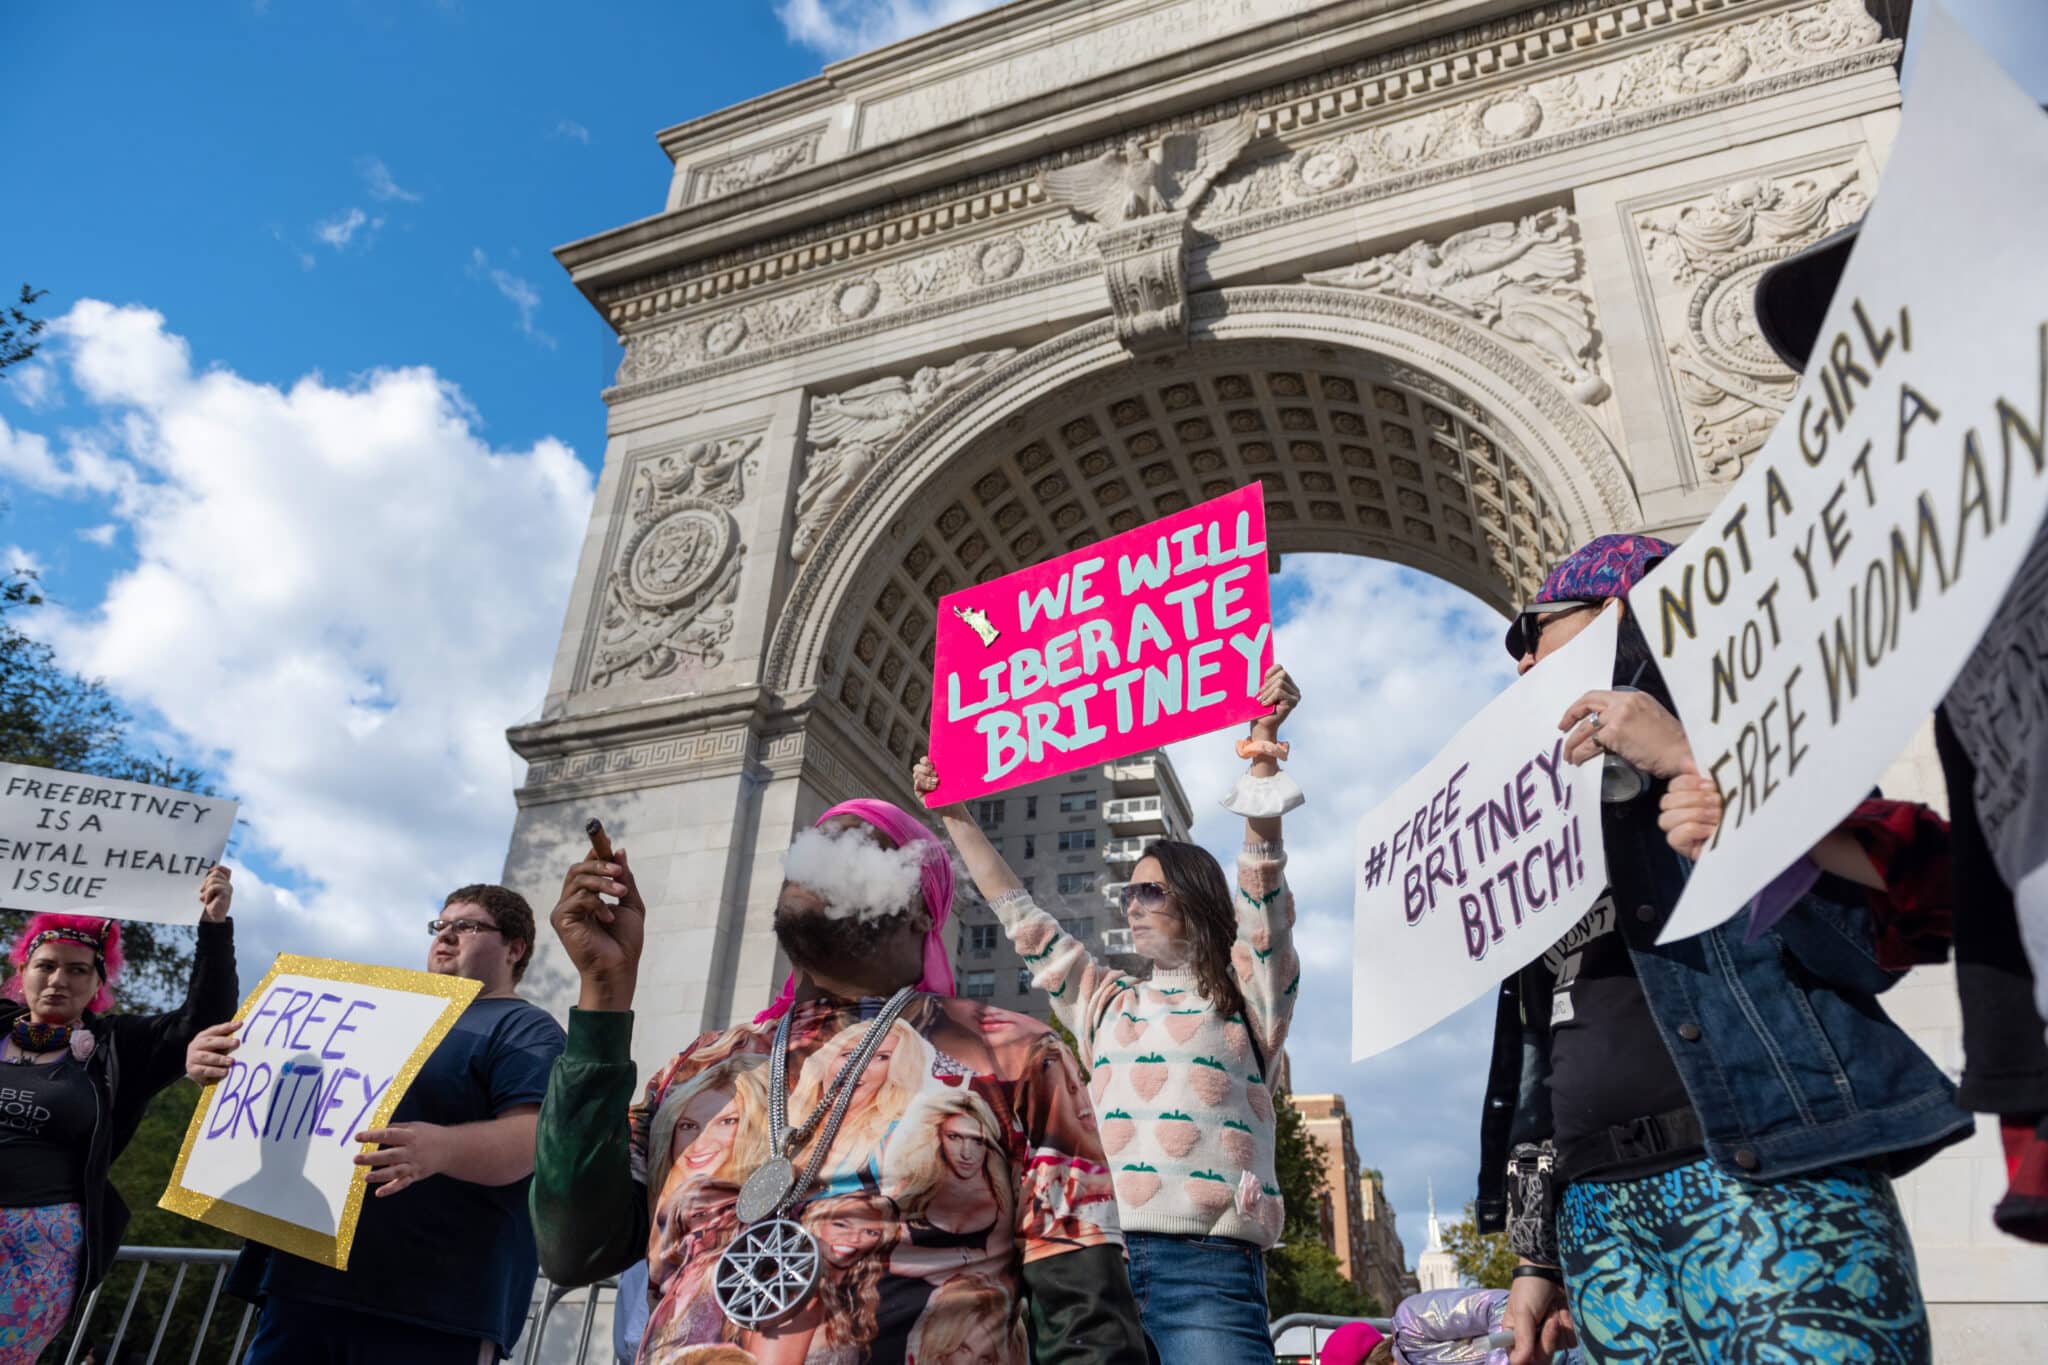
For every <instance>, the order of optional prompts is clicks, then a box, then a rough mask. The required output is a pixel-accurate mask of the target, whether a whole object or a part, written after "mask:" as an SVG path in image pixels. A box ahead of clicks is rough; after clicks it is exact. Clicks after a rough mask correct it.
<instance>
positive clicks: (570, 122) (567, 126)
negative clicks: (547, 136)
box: [554, 118, 590, 147]
mask: <svg viewBox="0 0 2048 1365" xmlns="http://www.w3.org/2000/svg"><path fill="white" fill-rule="evenodd" d="M554 135H555V136H556V137H558V138H562V139H564V140H566V141H574V142H580V143H582V144H583V145H584V146H586V147H588V146H589V145H590V130H589V129H588V128H585V127H584V126H583V125H582V124H580V123H578V122H577V121H576V120H575V119H572V118H565V119H563V120H562V121H561V122H559V123H557V124H556V125H555V133H554Z"/></svg>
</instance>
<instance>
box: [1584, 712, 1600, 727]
mask: <svg viewBox="0 0 2048 1365" xmlns="http://www.w3.org/2000/svg"><path fill="white" fill-rule="evenodd" d="M1586 724H1588V725H1590V726H1592V727H1593V728H1594V729H1595V730H1597V729H1599V728H1600V713H1599V712H1598V711H1588V712H1587V713H1586Z"/></svg>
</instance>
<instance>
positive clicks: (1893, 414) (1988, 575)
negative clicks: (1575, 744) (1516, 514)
mask: <svg viewBox="0 0 2048 1365" xmlns="http://www.w3.org/2000/svg"><path fill="white" fill-rule="evenodd" d="M1914 29H1915V36H1914V40H1915V42H1916V43H1917V44H1919V46H1920V48H1921V51H1920V54H1919V59H1918V60H1919V66H1918V69H1917V74H1916V77H1915V81H1914V86H1913V93H1912V98H1911V99H1910V100H1909V101H1908V102H1907V104H1906V109H1905V114H1904V118H1903V119H1902V121H1901V123H1900V128H1899V135H1898V140H1897V141H1896V143H1894V145H1893V147H1892V152H1891V159H1890V162H1889V164H1888V165H1887V166H1886V168H1885V172H1884V177H1883V180H1882V181H1881V182H1880V184H1879V187H1878V193H1877V197H1876V200H1875V201H1874V203H1873V204H1872V205H1871V209H1870V213H1869V216H1868V217H1867V218H1866V219H1865V220H1864V225H1863V230H1862V234H1861V236H1860V238H1859V239H1858V241H1857V244H1856V249H1855V253H1854V255H1853V256H1852V257H1851V259H1850V261H1849V266H1848V270H1847V272H1846V273H1845V275H1844V277H1843V279H1842V282H1841V286H1840V288H1839V289H1838V290H1837V292H1836V294H1835V299H1834V304H1833V306H1832V307H1831V308H1830V310H1829V312H1828V316H1827V320H1826V323H1825V325H1824V326H1823V327H1822V329H1821V333H1820V341H1819V344H1818V345H1817V346H1816V348H1815V351H1814V359H1813V363H1812V365H1811V367H1810V368H1809V369H1808V372H1807V375H1806V378H1805V380H1804V381H1803V382H1802V384H1801V385H1800V388H1799V391H1798V393H1797V394H1796V395H1795V396H1794V398H1793V400H1792V405H1791V407H1790V409H1789V410H1788V411H1787V413H1786V415H1785V419H1784V420H1783V421H1782V422H1780V423H1779V425H1778V427H1777V430H1776V431H1774V432H1773V433H1772V435H1771V439H1770V440H1769V441H1768V442H1767V443H1766V444H1765V445H1764V447H1763V449H1762V450H1761V451H1759V452H1758V454H1757V457H1756V459H1755V460H1754V462H1752V463H1751V465H1750V467H1749V469H1748V471H1747V472H1745V473H1744V475H1743V476H1742V478H1741V479H1740V480H1739V481H1738V482H1737V483H1736V484H1735V486H1734V487H1733V488H1731V489H1730V490H1729V492H1728V495H1727V497H1726V498H1724V499H1723V500H1722V502H1721V504H1720V506H1719V507H1717V508H1716V509H1715V510H1714V511H1713V512H1711V513H1709V514H1708V516H1707V519H1706V521H1705V522H1704V523H1703V524H1702V525H1701V526H1700V528H1699V529H1698V530H1696V531H1694V532H1693V533H1692V535H1691V536H1690V537H1689V538H1688V539H1687V540H1686V542H1685V544H1684V545H1682V546H1681V547H1680V548H1679V550H1678V552H1677V553H1676V554H1674V555H1673V556H1671V558H1669V559H1667V560H1666V561H1665V562H1664V563H1662V564H1660V565H1659V566H1658V567H1657V569H1656V570H1655V571H1654V572H1652V573H1651V574H1650V575H1649V576H1648V577H1646V578H1645V579H1644V580H1643V581H1642V582H1641V583H1639V584H1638V585H1637V586H1636V589H1635V591H1634V592H1633V593H1631V594H1630V597H1629V602H1630V605H1631V608H1632V609H1633V610H1634V611H1635V612H1636V616H1637V619H1638V620H1639V621H1640V622H1641V623H1642V626H1643V631H1644V634H1645V635H1646V636H1647V637H1648V638H1649V642H1650V648H1651V650H1652V651H1653V652H1654V653H1655V654H1656V656H1657V658H1658V664H1659V667H1660V668H1661V669H1662V672H1663V675H1664V681H1665V684H1666V685H1667V686H1668V687H1669V688H1670V690H1671V693H1672V696H1673V698H1674V699H1675V700H1676V702H1677V704H1678V710H1679V716H1680V718H1681V719H1682V720H1683V721H1684V722H1685V728H1686V733H1687V735H1688V737H1689V738H1690V739H1691V741H1692V747H1693V753H1694V755H1695V756H1696V759H1697V761H1698V764H1699V768H1700V771H1701V772H1703V773H1706V774H1708V775H1709V776H1711V777H1713V778H1714V780H1715V781H1716V783H1717V784H1718V785H1719V787H1720V789H1721V792H1722V796H1723V799H1724V801H1725V815H1724V817H1723V820H1722V824H1721V828H1720V830H1719V832H1718V834H1717V837H1716V840H1715V842H1714V843H1713V844H1712V845H1711V846H1710V847H1709V848H1708V849H1707V850H1706V851H1705V853H1704V854H1703V856H1702V857H1701V860H1700V863H1699V866H1698V868H1697V869H1696V870H1695V872H1694V874H1693V876H1692V878H1691V880H1690V881H1689V882H1688V883H1687V885H1686V888H1685V892H1684V894H1683V895H1682V896H1681V897H1680V899H1679V902H1678V905H1677V908H1676V909H1675V910H1674V912H1673V913H1672V916H1671V919H1670V921H1669V922H1668V923H1667V925H1666V926H1665V929H1664V932H1663V935H1662V936H1661V939H1660V941H1661V942H1670V941H1671V940H1673V939H1679V938H1685V937H1687V936H1688V935H1691V934H1697V933H1699V932H1701V931H1702V930H1705V929H1710V928H1712V927H1713V926H1715V925H1717V924H1720V923H1721V922H1722V921H1724V920H1726V919H1728V918H1729V917H1730V916H1732V915H1734V914H1735V913H1736V912H1737V911H1739V910H1740V909H1741V908H1742V907H1743V906H1744V905H1745V904H1747V903H1748V901H1749V900H1750V898H1751V897H1752V896H1754V895H1755V894H1756V893H1757V892H1758V891H1759V890H1761V889H1762V888H1763V887H1764V886H1765V885H1767V884H1768V883H1769V882H1770V881H1771V880H1772V878H1774V877H1776V876H1777V875H1778V874H1779V873H1780V872H1782V871H1783V870H1784V869H1785V868H1786V867H1787V866H1788V865H1790V864H1791V863H1792V862H1793V861H1794V860H1795V859H1796V858H1798V857H1799V856H1800V855H1801V854H1802V853H1804V852H1805V851H1806V850H1807V849H1809V848H1811V847H1812V846H1813V844H1814V843H1815V841H1817V840H1818V839H1819V838H1820V837H1821V836H1822V835H1824V834H1826V833H1827V832H1828V831H1829V830H1830V829H1832V828H1834V826H1835V825H1836V823H1837V822H1838V821H1840V820H1841V819H1842V817H1843V816H1845V815H1847V814H1848V813H1849V811H1850V810H1851V809H1852V808H1853V807H1854V806H1855V805H1856V803H1857V801H1858V800H1860V799H1861V798H1862V797H1863V796H1864V795H1866V794H1867V793H1868V792H1869V790H1870V788H1871V787H1872V786H1873V785H1874V784H1875V783H1876V781H1877V779H1878V777H1879V775H1880V774H1882V773H1883V771H1884V769H1885V768H1886V767H1887V766H1888V765H1889V764H1890V762H1891V761H1892V758H1893V757H1894V756H1895V755H1896V754H1897V753H1898V752H1899V751H1900V750H1901V749H1903V748H1904V747H1905V745H1906V743H1907V741H1908V740H1910V739H1911V737H1912V735H1913V732H1914V731H1915V730H1916V729H1917V728H1918V727H1919V726H1920V725H1921V723H1922V722H1924V721H1925V720H1926V719H1927V716H1928V714H1929V713H1930V712H1931V711H1932V710H1933V709H1934V706H1935V704H1936V703H1937V702H1939V701H1940V700H1941V698H1942V694H1943V693H1944V692H1945V691H1946V690H1947V688H1948V686H1949V683H1950V681H1951V680H1952V679H1954V678H1955V676H1956V673H1957V671H1958V670H1959V669H1960V668H1961V667H1962V666H1963V662H1964V660H1965V659H1967V658H1968V657H1969V655H1970V652H1971V650H1972V648H1973V647H1974V646H1975V645H1976V643H1977V639H1978V637H1979V636H1980V635H1982V634H1983V633H1984V628H1985V626H1986V624H1987V623H1988V622H1989V621H1990V619H1991V616H1992V613H1993V612H1994V611H1995V610H1996V609H1997V607H1998V604H1999V601H2000V599H2001V598H2002V597H2004V595H2005V591H2006V587H2007V585H2008V584H2009V583H2010V582H2011V581H2012V579H2013V575H2014V572H2015V570H2017V569H2018V567H2019V565H2020V562H2021V560H2022V558H2023V557H2024V556H2025V555H2026V553H2027V549H2028V546H2029V545H2030V543H2031V542H2032V540H2033V538H2034V533H2035V528H2036V527H2038V526H2039V525H2040V523H2041V517H2042V509H2043V508H2044V507H2048V448H2044V441H2048V266H2044V265H2043V257H2042V247H2041V240H2042V224H2044V223H2048V117H2044V116H2043V114H2042V112H2041V110H2040V109H2039V108H2037V107H2036V106H2035V105H2034V103H2033V101H2032V100H2030V99H2029V98H2028V97H2027V96H2026V95H2025V94H2024V93H2023V92H2022V91H2021V90H2020V89H2019V87H2017V86H2016V85H2014V84H2013V83H2012V81H2011V80H2010V79H2008V78H2007V76H2006V75H2005V73H2004V72H2003V71H2002V70H2001V69H2000V68H1999V66H1998V64H1997V63H1996V62H1994V61H1993V60H1992V59H1991V58H1990V57H1988V56H1986V55H1985V54H1984V53H1983V52H1982V51H1980V50H1979V49H1978V48H1977V47H1976V46H1975V45H1973V44H1972V43H1971V42H1970V40H1969V39H1968V38H1967V37H1966V36H1965V35H1964V34H1963V33H1962V31H1961V30H1960V29H1959V28H1957V26H1956V24H1955V22H1954V21H1953V20H1952V19H1950V18H1949V16H1948V15H1947V14H1946V13H1945V12H1943V11H1942V10H1941V9H1939V8H1938V7H1935V6H1927V7H1925V8H1924V10H1923V11H1922V12H1920V13H1917V14H1916V15H1915V16H1914Z"/></svg>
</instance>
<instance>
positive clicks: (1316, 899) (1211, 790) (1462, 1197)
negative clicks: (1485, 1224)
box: [1170, 555, 1514, 1259]
mask: <svg viewBox="0 0 2048 1365" xmlns="http://www.w3.org/2000/svg"><path fill="white" fill-rule="evenodd" d="M1274 586H1275V590H1276V597H1277V602H1278V604H1279V606H1280V608H1281V610H1280V616H1281V620H1280V624H1279V632H1278V643H1277V646H1276V655H1275V657H1276V658H1278V660H1279V661H1280V662H1281V663H1282V664H1284V665H1286V666H1287V668H1288V669H1289V670H1290V671H1291V672H1292V673H1293V674H1294V676H1295V679H1296V681H1298V682H1299V683H1300V685H1301V690H1302V697H1303V701H1302V707H1301V710H1300V711H1299V712H1297V713H1296V715H1295V717H1294V719H1293V720H1292V721H1290V722H1289V725H1288V730H1289V732H1290V733H1288V734H1286V735H1284V736H1283V737H1284V738H1287V739H1289V740H1290V741H1291V743H1292V745H1293V756H1292V758H1291V759H1290V760H1289V761H1288V763H1287V764H1286V767H1287V769H1288V771H1289V772H1291V773H1292V774H1293V775H1294V777H1295V778H1296V780H1298V781H1299V782H1300V783H1301V785H1302V789H1303V791H1304V792H1306V793H1307V796H1308V804H1307V805H1305V806H1303V807H1302V808H1301V809H1300V810H1298V811H1296V812H1295V813H1294V814H1292V815H1290V816H1289V817H1288V818H1287V847H1288V876H1289V880H1290V882H1291V883H1292V885H1293V888H1294V895H1295V904H1296V908H1297V922H1296V948H1297V951H1299V952H1300V954H1301V959H1302V985H1301V997H1300V999H1301V1004H1300V1007H1299V1008H1298V1009H1297V1010H1296V1012H1295V1016H1294V1032H1293V1037H1292V1041H1291V1042H1290V1043H1289V1044H1288V1049H1287V1050H1288V1056H1289V1059H1290V1066H1291V1067H1292V1078H1293V1082H1294V1088H1295V1089H1296V1090H1297V1091H1298V1092H1301V1093H1306V1094H1312V1093H1318V1092H1323V1091H1335V1092H1337V1093H1339V1094H1341V1095H1343V1096H1344V1098H1345V1101H1346V1103H1347V1105H1348V1107H1349V1109H1350V1112H1351V1115H1352V1123H1353V1125H1354V1128H1355V1131H1356V1135H1357V1141H1358V1154H1359V1159H1360V1160H1361V1161H1363V1162H1364V1163H1365V1164H1366V1165H1367V1166H1376V1167H1378V1168H1380V1170H1382V1171H1383V1172H1384V1173H1385V1175H1386V1179H1387V1197H1388V1198H1389V1200H1391V1201H1392V1202H1393V1203H1394V1205H1395V1209H1396V1212H1397V1214H1398V1223H1399V1227H1400V1230H1401V1234H1402V1238H1403V1241H1404V1243H1405V1246H1406V1250H1407V1252H1408V1255H1409V1257H1410V1258H1411V1259H1412V1258H1413V1257H1414V1256H1415V1255H1416V1253H1418V1252H1420V1251H1421V1250H1422V1247H1423V1242H1424V1238H1425V1234H1426V1230H1427V1224H1426V1222H1425V1218H1426V1213H1425V1203H1426V1196H1427V1182H1429V1181H1430V1180H1434V1181H1435V1183H1436V1190H1437V1198H1438V1209H1439V1212H1440V1213H1442V1214H1445V1215H1448V1216H1450V1217H1456V1216H1457V1214H1458V1213H1459V1211H1460V1210H1461V1209H1463V1207H1464V1205H1465V1201H1466V1200H1468V1199H1470V1198H1471V1197H1472V1193H1473V1187H1474V1183H1475V1177H1476V1175H1477V1172H1478V1169H1479V1116H1480V1106H1481V1104H1482V1102H1483V1091H1484V1089H1485V1083H1486V1067H1487V1059H1488V1049H1489V1046H1490V1044H1491V1041H1492V1025H1493V1004H1492V997H1491V995H1490V994H1489V995H1488V996H1487V997H1486V998H1484V999H1481V1000H1479V1001H1476V1002H1474V1003H1473V1004H1472V1005H1470V1006H1468V1007H1466V1008H1465V1009H1463V1010H1461V1011H1459V1012H1458V1013H1457V1014H1455V1015H1453V1016H1452V1017H1451V1018H1449V1019H1447V1020H1445V1021H1444V1022H1443V1023H1441V1024H1438V1025H1437V1026H1436V1027H1435V1028H1433V1029H1430V1030H1429V1031H1428V1032H1426V1033H1424V1034H1423V1035H1422V1036H1421V1037H1419V1038H1415V1039H1413V1040H1411V1041H1410V1042H1408V1043H1406V1044H1403V1045H1402V1046H1401V1047H1398V1048H1395V1049H1394V1050H1393V1051H1391V1052H1386V1053H1382V1054H1381V1055H1379V1056H1378V1057H1375V1058H1373V1059H1372V1060H1371V1061H1368V1062H1364V1063H1359V1064H1356V1065H1354V1064H1353V1063H1352V1062H1351V1060H1350V1057H1351V1009H1350V1000H1351V993H1352V982H1351V976H1352V971H1351V947H1352V945H1351V898H1352V871H1351V866H1352V857H1353V850H1352V843H1353V839H1354V836H1355V833H1356V824H1357V821H1358V820H1359V818H1360V817H1361V816H1363V815H1364V814H1365V813H1366V812H1368V811H1370V810H1371V809H1372V808H1373V807H1374V806H1375V805H1377V804H1378V803H1379V802H1380V800H1381V799H1383V798H1384V797H1385V796H1386V795H1387V794H1388V793H1390V792H1392V791H1393V790H1394V789H1395V788H1396V787H1398V786H1399V785H1400V784H1401V783H1402V782H1403V781H1404V780H1406V779H1407V778H1408V777H1409V776H1411V775H1412V774H1413V773H1414V772H1415V770H1416V769H1418V768H1420V767H1421V766H1422V765H1423V764H1424V763H1426V762H1428V761H1429V759H1430V758H1432V757H1433V756H1434V755H1435V754H1436V751H1437V750H1438V749H1440V748H1441V747H1442V746H1443V745H1444V743H1445V742H1446V741H1447V740H1449V739H1450V737H1451V736H1452V735H1453V734H1455V733H1456V732H1457V729H1458V727H1459V726H1460V725H1462V724H1464V722H1465V721H1467V720H1468V719H1470V718H1471V717H1472V715H1473V714H1474V713H1475V712H1477V711H1478V710H1479V709H1480V707H1482V706H1483V705H1485V703H1486V702H1487V701H1489V700H1491V699H1492V697H1493V696H1494V695H1495V694H1496V693H1498V692H1499V691H1500V689H1501V688H1502V687H1504V686H1506V685H1507V683H1508V682H1509V681H1510V680H1511V679H1512V678H1513V676H1514V666H1513V663H1512V662H1511V661H1510V660H1509V658H1508V656H1507V651H1506V650H1504V649H1503V648H1501V632H1502V629H1503V627H1504V622H1502V620H1501V618H1499V617H1498V616H1496V615H1494V614H1493V613H1492V612H1491V611H1489V610H1488V609H1487V608H1486V607H1484V606H1482V605H1481V604H1480V603H1479V601H1478V599H1476V598H1473V597H1471V596H1469V595H1467V594H1466V593H1464V592H1462V591H1461V590H1459V589H1457V588H1453V587H1450V586H1449V585H1447V584H1445V583H1442V582H1440V581H1439V580H1436V579H1433V578H1429V577H1426V576H1424V575H1422V574H1418V573H1415V572H1413V571H1410V570H1407V569H1401V568H1396V567H1395V566H1393V565H1390V564H1385V563H1380V562H1377V561H1372V560H1364V559H1356V558H1351V557H1348V556H1341V555H1302V556H1289V557H1288V558H1287V559H1286V560H1285V561H1283V565H1282V572H1281V574H1280V576H1279V577H1278V578H1276V579H1275V580H1274ZM1235 737H1236V734H1235V732H1233V733H1232V734H1231V735H1229V736H1225V735H1212V736H1208V737H1206V738H1203V739H1198V740H1190V741H1188V742H1186V743H1182V744H1177V745H1174V746H1173V747H1172V749H1171V751H1170V752H1171V756H1172V758H1173V763H1174V767H1175V769H1176V770H1177V771H1178V773H1179V775H1180V778H1181V783H1182V785H1183V786H1184V787H1185V788H1186V789H1187V793H1188V799H1189V800H1190V801H1191V802H1192V803H1193V804H1194V808H1195V813H1196V816H1197V820H1196V826H1195V837H1196V838H1197V839H1198V840H1199V841H1200V842H1202V843H1203V844H1204V845H1205V846H1206V847H1208V848H1209V849H1210V850H1211V851H1212V852H1214V853H1215V854H1216V855H1217V856H1218V857H1219V858H1220V859H1226V860H1227V859H1228V858H1229V857H1231V856H1233V854H1234V850H1235V847H1236V843H1237V841H1238V840H1239V839H1240V838H1242V835H1243V825H1242V824H1241V823H1239V822H1238V821H1236V820H1235V819H1234V817H1232V816H1231V815H1230V814H1229V813H1228V812H1226V811H1221V810H1218V809H1217V807H1216V804H1215V803H1216V802H1217V801H1218V800H1219V799H1221V798H1222V797H1223V796H1224V795H1225V794H1226V793H1227V792H1228V791H1229V790H1230V785H1231V783H1232V782H1234V781H1235V780H1236V776H1237V774H1238V773H1239V772H1240V771H1242V769H1243V763H1242V761H1241V760H1239V759H1238V758H1237V756H1236V754H1235V753H1234V752H1233V751H1232V747H1231V745H1232V741H1233V740H1234V739H1235ZM1224 865H1225V866H1226V867H1228V866H1229V865H1230V864H1229V862H1228V861H1225V863H1224Z"/></svg>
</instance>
